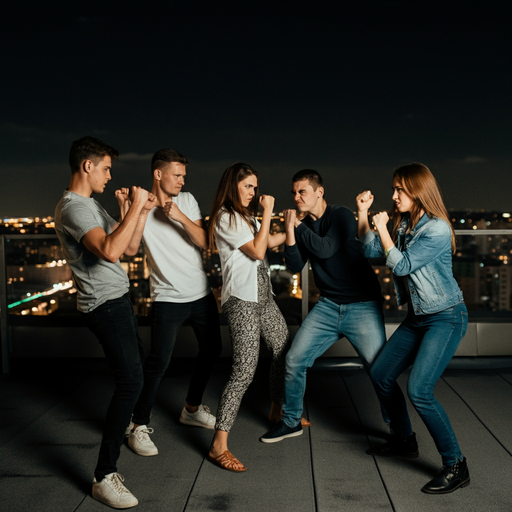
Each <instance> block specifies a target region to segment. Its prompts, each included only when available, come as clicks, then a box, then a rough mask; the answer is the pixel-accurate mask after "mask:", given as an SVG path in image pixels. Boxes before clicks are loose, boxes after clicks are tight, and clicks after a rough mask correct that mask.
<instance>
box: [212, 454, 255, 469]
mask: <svg viewBox="0 0 512 512" xmlns="http://www.w3.org/2000/svg"><path fill="white" fill-rule="evenodd" d="M208 460H209V461H210V462H213V463H214V464H217V466H220V467H221V468H222V469H226V470H227V471H233V472H234V473H242V472H244V471H247V468H246V467H245V466H244V465H243V464H242V463H241V462H240V461H239V460H238V459H237V458H236V457H235V456H234V455H233V454H232V453H231V452H230V451H229V450H226V451H225V452H224V453H221V454H220V455H219V456H218V457H213V456H212V455H210V454H208ZM235 464H242V467H241V468H240V469H236V468H235V467H234V466H235Z"/></svg>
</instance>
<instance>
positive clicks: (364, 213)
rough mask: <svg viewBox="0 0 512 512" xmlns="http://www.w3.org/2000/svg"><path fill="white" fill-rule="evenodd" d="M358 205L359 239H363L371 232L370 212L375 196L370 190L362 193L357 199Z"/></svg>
mask: <svg viewBox="0 0 512 512" xmlns="http://www.w3.org/2000/svg"><path fill="white" fill-rule="evenodd" d="M356 204H357V238H361V237H362V236H364V235H366V233H368V231H370V223H369V222H368V210H369V209H370V207H371V205H372V204H373V194H372V193H371V192H370V191H369V190H365V191H364V192H361V193H360V194H359V195H358V196H357V197H356Z"/></svg>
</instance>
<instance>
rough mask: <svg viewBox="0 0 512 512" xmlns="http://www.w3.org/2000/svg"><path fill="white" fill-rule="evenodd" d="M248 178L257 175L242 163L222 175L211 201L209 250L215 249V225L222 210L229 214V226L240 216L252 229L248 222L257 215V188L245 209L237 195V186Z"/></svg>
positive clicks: (232, 166) (231, 166)
mask: <svg viewBox="0 0 512 512" xmlns="http://www.w3.org/2000/svg"><path fill="white" fill-rule="evenodd" d="M248 176H256V179H257V178H258V173H257V172H256V171H255V170H254V169H253V168H252V167H250V166H249V165H247V164H244V163H242V162H237V163H234V164H231V165H230V166H229V167H228V168H227V169H226V170H225V171H224V174H223V175H222V178H221V180H220V183H219V188H218V189H217V194H216V196H215V199H214V200H213V205H212V210H211V214H210V221H209V225H208V244H209V246H210V248H212V249H213V248H214V247H215V225H216V223H217V219H218V218H219V214H220V212H221V210H222V209H225V210H226V211H227V212H228V213H229V225H230V226H231V225H232V223H233V222H236V220H235V214H237V213H238V214H240V215H241V216H242V217H243V219H244V220H245V221H246V222H247V224H249V226H251V228H254V226H253V225H252V223H251V222H250V218H251V217H255V216H256V215H257V213H258V205H259V194H258V188H256V190H255V194H254V197H253V198H252V201H251V202H250V204H249V206H248V207H247V208H245V207H244V206H242V203H241V202H240V194H239V193H238V184H239V183H240V182H241V181H243V180H245V178H247V177H248Z"/></svg>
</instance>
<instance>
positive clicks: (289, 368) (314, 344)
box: [283, 297, 339, 428]
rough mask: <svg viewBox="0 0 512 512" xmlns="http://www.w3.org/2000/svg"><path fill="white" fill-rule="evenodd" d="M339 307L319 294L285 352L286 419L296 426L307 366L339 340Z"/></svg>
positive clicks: (286, 421)
mask: <svg viewBox="0 0 512 512" xmlns="http://www.w3.org/2000/svg"><path fill="white" fill-rule="evenodd" d="M338 317H339V306H338V305H337V304H335V303H334V302H332V301H330V300H328V299H325V298H324V297H320V300H319V301H318V303H317V304H316V305H315V307H314V308H313V309H312V310H311V311H310V313H309V315H308V316H307V317H306V319H305V320H304V322H303V323H302V325H301V327H300V329H299V330H298V332H297V334H296V335H295V338H294V339H293V342H292V345H291V347H290V350H289V351H288V353H287V355H286V370H285V403H284V405H283V421H284V423H285V424H286V425H287V426H288V427H290V428H294V427H296V426H297V425H298V424H299V423H300V420H301V416H302V409H303V400H304V393H305V391H306V373H307V369H308V368H310V367H311V366H313V363H314V362H315V359H316V358H317V357H319V356H321V355H322V354H323V353H324V352H325V351H326V350H327V349H328V348H329V347H330V346H331V345H333V344H334V343H336V341H338V340H339V332H338Z"/></svg>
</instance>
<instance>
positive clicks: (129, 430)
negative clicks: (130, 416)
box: [124, 421, 134, 437]
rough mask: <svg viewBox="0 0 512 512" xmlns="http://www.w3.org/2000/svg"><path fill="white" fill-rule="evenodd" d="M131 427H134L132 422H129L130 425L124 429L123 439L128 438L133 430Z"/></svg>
mask: <svg viewBox="0 0 512 512" xmlns="http://www.w3.org/2000/svg"><path fill="white" fill-rule="evenodd" d="M133 427H134V424H133V421H130V423H129V424H128V426H127V427H126V430H125V431H124V437H128V436H129V435H130V432H131V431H132V430H133Z"/></svg>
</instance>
